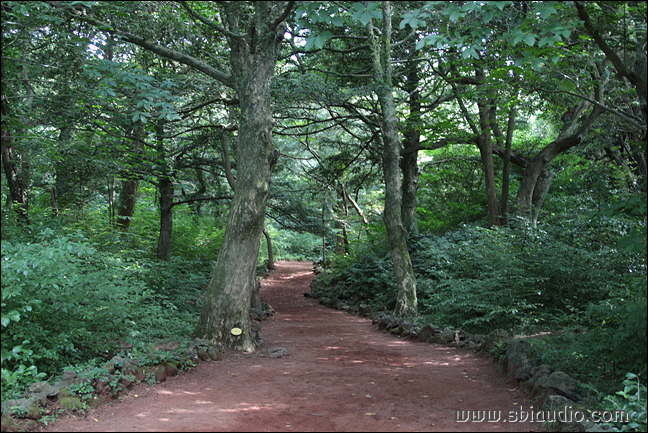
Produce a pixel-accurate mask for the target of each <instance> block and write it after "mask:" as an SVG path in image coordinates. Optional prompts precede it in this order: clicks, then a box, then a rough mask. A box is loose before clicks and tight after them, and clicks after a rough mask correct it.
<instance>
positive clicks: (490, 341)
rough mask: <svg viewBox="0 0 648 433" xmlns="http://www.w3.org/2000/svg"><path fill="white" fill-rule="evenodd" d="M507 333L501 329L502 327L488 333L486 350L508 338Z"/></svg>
mask: <svg viewBox="0 0 648 433" xmlns="http://www.w3.org/2000/svg"><path fill="white" fill-rule="evenodd" d="M509 338H510V337H509V333H508V332H506V331H504V330H502V329H496V330H494V331H493V332H491V333H490V334H488V335H487V336H486V350H491V349H492V348H493V347H495V344H496V343H501V342H502V341H506V340H508V339H509Z"/></svg>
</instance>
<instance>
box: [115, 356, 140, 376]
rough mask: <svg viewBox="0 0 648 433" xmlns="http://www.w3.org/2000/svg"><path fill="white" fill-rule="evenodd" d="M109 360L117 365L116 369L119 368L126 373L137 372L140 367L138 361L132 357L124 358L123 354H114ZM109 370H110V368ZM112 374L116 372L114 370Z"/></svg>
mask: <svg viewBox="0 0 648 433" xmlns="http://www.w3.org/2000/svg"><path fill="white" fill-rule="evenodd" d="M109 362H110V363H112V364H113V365H114V366H115V370H119V371H120V372H121V373H122V374H125V375H133V374H135V373H137V369H138V368H139V365H137V361H134V360H132V359H130V358H122V357H121V356H113V357H112V359H111V360H110V361H109ZM108 372H110V370H109V371H108ZM111 374H114V372H113V373H111Z"/></svg>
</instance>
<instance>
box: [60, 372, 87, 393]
mask: <svg viewBox="0 0 648 433" xmlns="http://www.w3.org/2000/svg"><path fill="white" fill-rule="evenodd" d="M80 381H81V379H79V378H78V377H77V374H76V373H75V372H73V371H64V372H63V377H62V378H61V380H59V381H58V382H56V383H55V384H54V386H55V387H57V388H58V389H61V388H68V387H70V386H71V385H74V384H75V383H79V382H80Z"/></svg>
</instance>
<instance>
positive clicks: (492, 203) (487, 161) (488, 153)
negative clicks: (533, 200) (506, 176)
mask: <svg viewBox="0 0 648 433" xmlns="http://www.w3.org/2000/svg"><path fill="white" fill-rule="evenodd" d="M476 77H477V79H478V80H479V81H480V82H484V81H485V77H484V71H483V70H482V69H480V68H477V74H476ZM489 102H490V101H487V100H486V99H483V98H482V99H480V100H479V101H478V102H477V105H478V106H479V129H480V134H479V136H478V137H477V146H478V147H479V152H480V153H481V158H482V166H483V168H484V178H485V180H486V200H487V202H488V224H489V225H490V226H499V225H500V224H501V222H500V211H499V201H498V200H497V187H496V184H495V166H494V164H493V142H492V135H491V121H493V120H494V119H491V116H490V113H491V112H490V103H489Z"/></svg>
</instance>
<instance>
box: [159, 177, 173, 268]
mask: <svg viewBox="0 0 648 433" xmlns="http://www.w3.org/2000/svg"><path fill="white" fill-rule="evenodd" d="M159 190H160V237H159V238H158V246H157V259H158V260H162V261H168V260H169V257H170V255H171V238H172V236H173V195H174V192H175V188H174V186H173V179H172V178H171V177H170V176H167V175H162V176H160V180H159Z"/></svg>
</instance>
